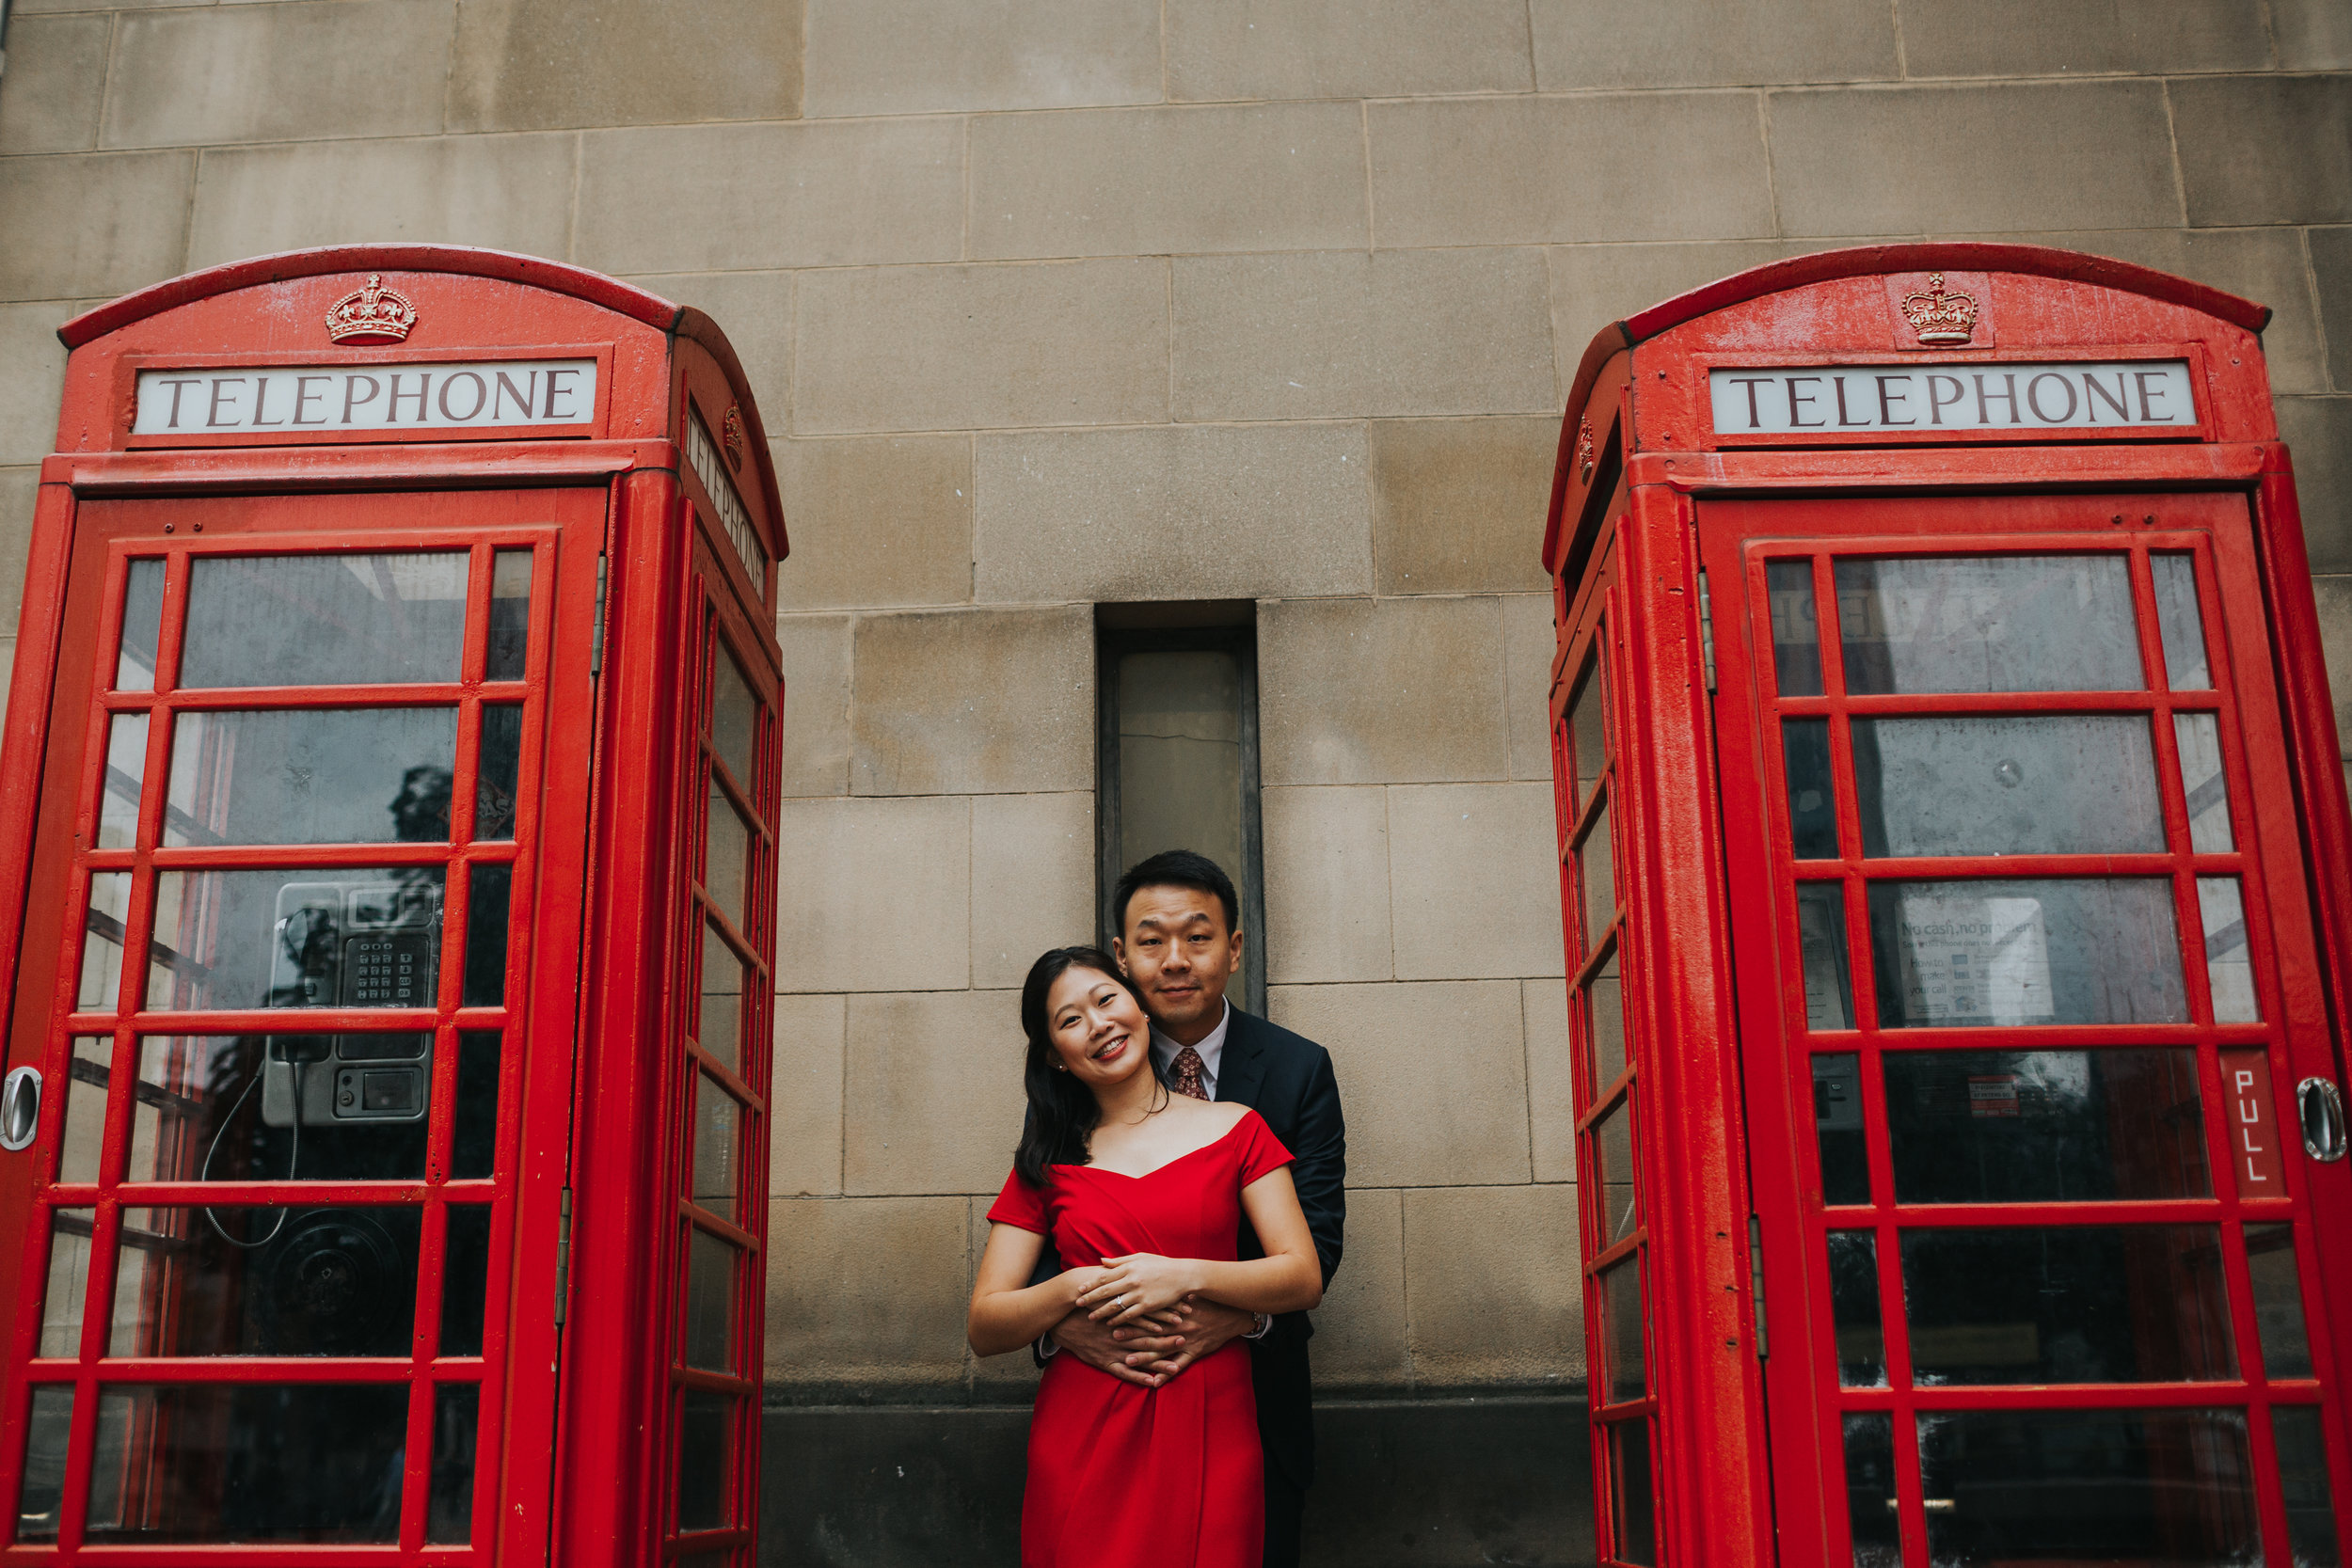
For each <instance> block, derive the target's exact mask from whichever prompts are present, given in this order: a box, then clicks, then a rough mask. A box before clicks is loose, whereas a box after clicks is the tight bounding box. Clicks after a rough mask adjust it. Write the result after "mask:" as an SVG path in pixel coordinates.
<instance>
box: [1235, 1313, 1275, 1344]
mask: <svg viewBox="0 0 2352 1568" xmlns="http://www.w3.org/2000/svg"><path fill="white" fill-rule="evenodd" d="M1273 1327H1274V1314H1273V1313H1271V1312H1261V1313H1259V1314H1258V1326H1257V1327H1255V1328H1253V1329H1251V1330H1250V1331H1249V1332H1248V1333H1247V1334H1245V1335H1243V1336H1242V1338H1245V1339H1263V1338H1265V1337H1266V1335H1267V1334H1268V1333H1270V1332H1271V1331H1272V1330H1273Z"/></svg>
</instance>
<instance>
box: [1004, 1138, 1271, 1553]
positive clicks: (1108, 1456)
mask: <svg viewBox="0 0 2352 1568" xmlns="http://www.w3.org/2000/svg"><path fill="white" fill-rule="evenodd" d="M1290 1159H1291V1155H1290V1150H1288V1149H1286V1148H1283V1147H1282V1145H1281V1143H1280V1141H1279V1140H1278V1139H1277V1138H1276V1137H1275V1136H1274V1133H1273V1132H1271V1131H1270V1130H1269V1129H1268V1128H1267V1127H1266V1124H1265V1123H1264V1122H1263V1120H1261V1119H1259V1117H1258V1113H1257V1112H1255V1111H1248V1112H1245V1113H1243V1116H1242V1118H1241V1120H1240V1121H1239V1122H1237V1123H1235V1124H1234V1126H1233V1129H1232V1132H1228V1133H1226V1134H1225V1136H1223V1137H1221V1138H1219V1139H1218V1140H1217V1141H1216V1142H1215V1143H1213V1144H1210V1145H1209V1146H1208V1147H1207V1148H1196V1149H1194V1150H1193V1151H1192V1152H1191V1153H1189V1154H1183V1155H1179V1156H1177V1157H1176V1158H1175V1159H1173V1160H1170V1161H1169V1162H1168V1164H1164V1165H1162V1166H1161V1167H1160V1168H1159V1169H1157V1170H1155V1171H1152V1173H1151V1174H1150V1175H1148V1176H1121V1175H1120V1174H1119V1173H1118V1172H1117V1171H1109V1170H1104V1169H1102V1168H1101V1167H1100V1166H1096V1165H1056V1166H1054V1167H1052V1172H1051V1180H1049V1181H1048V1182H1047V1184H1046V1185H1045V1186H1044V1187H1043V1188H1038V1187H1033V1186H1031V1185H1030V1184H1029V1183H1027V1182H1026V1181H1024V1180H1021V1178H1020V1175H1019V1174H1018V1173H1015V1174H1014V1175H1013V1176H1012V1177H1010V1178H1009V1179H1008V1180H1006V1182H1005V1190H1004V1192H1003V1193H1002V1194H1000V1195H999V1196H998V1197H997V1199H996V1202H995V1204H994V1206H993V1207H992V1208H991V1209H990V1210H989V1212H988V1217H989V1218H990V1219H991V1220H993V1221H995V1222H996V1223H997V1224H999V1225H1014V1226H1019V1227H1021V1228H1022V1229H1024V1230H1034V1231H1036V1232H1038V1233H1039V1234H1040V1235H1042V1236H1047V1237H1050V1238H1052V1240H1053V1243H1054V1247H1055V1250H1056V1251H1057V1252H1059V1253H1060V1254H1061V1258H1062V1262H1063V1264H1064V1265H1065V1266H1067V1267H1070V1268H1073V1269H1074V1268H1083V1267H1088V1266H1091V1265H1094V1264H1099V1263H1101V1262H1102V1261H1103V1259H1105V1258H1117V1257H1120V1256H1121V1255H1122V1254H1125V1253H1130V1252H1155V1253H1158V1254H1160V1255H1161V1256H1162V1257H1166V1258H1206V1259H1216V1260H1218V1261H1223V1262H1231V1261H1232V1260H1233V1257H1234V1243H1235V1240H1236V1238H1237V1236H1238V1234H1239V1232H1240V1228H1241V1190H1242V1189H1243V1188H1244V1187H1246V1186H1248V1185H1249V1183H1251V1182H1252V1181H1255V1180H1258V1178H1260V1177H1262V1176H1263V1175H1265V1174H1266V1172H1268V1171H1270V1170H1274V1169H1277V1168H1279V1166H1282V1165H1286V1164H1289V1163H1290ZM1264 1546H1265V1468H1264V1462H1263V1458H1262V1457H1261V1455H1260V1451H1259V1448H1258V1402H1257V1399H1256V1397H1255V1396H1254V1395H1253V1394H1252V1393H1251V1391H1250V1384H1249V1347H1248V1345H1247V1344H1245V1343H1243V1342H1241V1341H1240V1340H1235V1341H1234V1342H1233V1343H1232V1344H1229V1345H1227V1346H1226V1347H1225V1348H1224V1349H1223V1350H1220V1351H1218V1352H1217V1353H1216V1354H1215V1355H1212V1356H1209V1357H1208V1358H1207V1359H1206V1360H1203V1361H1199V1362H1196V1363H1194V1364H1193V1365H1192V1366H1190V1367H1188V1368H1186V1369H1185V1370H1184V1372H1182V1373H1181V1374H1180V1375H1178V1376H1177V1377H1175V1378H1172V1379H1170V1380H1169V1381H1168V1383H1167V1384H1166V1385H1165V1386H1161V1387H1158V1388H1146V1387H1141V1386H1137V1385H1136V1384H1132V1383H1122V1382H1120V1380H1119V1379H1118V1378H1115V1377H1113V1376H1111V1375H1110V1374H1109V1373H1108V1372H1104V1371H1098V1370H1096V1369H1094V1368H1092V1367H1089V1366H1088V1365H1087V1364H1086V1363H1085V1362H1083V1361H1081V1360H1079V1359H1078V1358H1077V1357H1076V1356H1074V1355H1067V1354H1064V1355H1057V1356H1054V1357H1053V1358H1051V1359H1050V1360H1048V1361H1047V1362H1046V1364H1045V1379H1044V1382H1043V1383H1041V1385H1039V1387H1038V1391H1037V1410H1036V1414H1035V1415H1034V1416H1033V1417H1032V1418H1031V1420H1030V1423H1029V1485H1028V1491H1027V1493H1026V1494H1025V1497H1023V1499H1022V1504H1021V1563H1022V1568H1258V1564H1259V1561H1260V1559H1261V1556H1262V1554H1263V1551H1264Z"/></svg>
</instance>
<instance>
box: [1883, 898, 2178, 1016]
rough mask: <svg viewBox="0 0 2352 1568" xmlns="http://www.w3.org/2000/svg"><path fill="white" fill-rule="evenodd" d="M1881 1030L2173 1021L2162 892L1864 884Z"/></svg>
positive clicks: (2172, 932)
mask: <svg viewBox="0 0 2352 1568" xmlns="http://www.w3.org/2000/svg"><path fill="white" fill-rule="evenodd" d="M1870 941H1871V946H1872V948H1873V953H1872V958H1873V961H1874V963H1875V965H1876V973H1877V977H1878V994H1879V1015H1880V1022H1881V1023H1882V1024H1883V1026H1884V1027H1887V1028H1890V1029H1900V1028H1925V1027H1931V1026H1940V1027H1944V1028H1958V1027H1970V1028H1983V1027H2002V1026H2011V1025H2019V1024H2032V1023H2183V1022H2187V1020H2188V996H2187V990H2186V987H2185V983H2184V981H2183V979H2182V975H2181V952H2180V941H2179V934H2178V927H2177V926H2176V924H2175V922H2174V920H2173V909H2172V884H2171V883H2170V882H2169V881H2168V880H2166V879H2162V878H2155V877H2131V878H2122V877H2106V878H2090V877H2084V878H2069V879H2036V880H2031V881H2026V880H2013V881H2012V880H1999V881H1995V880H1989V879H1988V880H1982V881H1918V882H1910V881H1900V882H1898V881H1889V882H1874V883H1872V884H1871V886H1870Z"/></svg>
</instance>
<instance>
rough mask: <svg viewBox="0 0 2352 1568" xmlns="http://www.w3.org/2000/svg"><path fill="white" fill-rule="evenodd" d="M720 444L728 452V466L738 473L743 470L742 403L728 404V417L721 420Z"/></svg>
mask: <svg viewBox="0 0 2352 1568" xmlns="http://www.w3.org/2000/svg"><path fill="white" fill-rule="evenodd" d="M719 446H720V449H721V450H722V451H724V452H725V453H726V454H727V467H730V468H733V469H734V470H735V471H736V472H737V473H741V472H742V471H743V407H742V404H728V405H727V413H726V418H725V419H723V420H720V421H719Z"/></svg>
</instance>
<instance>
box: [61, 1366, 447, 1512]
mask: <svg viewBox="0 0 2352 1568" xmlns="http://www.w3.org/2000/svg"><path fill="white" fill-rule="evenodd" d="M98 1405H99V1420H98V1429H99V1453H98V1462H97V1463H96V1464H95V1465H92V1466H91V1474H90V1497H89V1539H90V1540H92V1541H104V1542H119V1543H134V1542H135V1543H136V1544H140V1545H159V1544H167V1543H171V1542H183V1541H184V1542H199V1541H221V1542H233V1541H278V1542H290V1543H291V1542H317V1543H352V1544H357V1543H362V1542H377V1543H382V1544H391V1543H393V1542H395V1541H397V1540H398V1539H399V1538H400V1483H401V1453H402V1450H403V1449H404V1448H405V1443H406V1439H407V1434H408V1433H407V1429H408V1386H407V1385H406V1384H405V1383H389V1384H388V1383H342V1384H336V1383H302V1384H282V1385H271V1384H219V1383H212V1384H164V1385H141V1384H117V1385H114V1386H110V1387H106V1388H103V1389H102V1390H101V1391H100V1393H99V1396H98ZM134 1478H135V1481H134Z"/></svg>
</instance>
